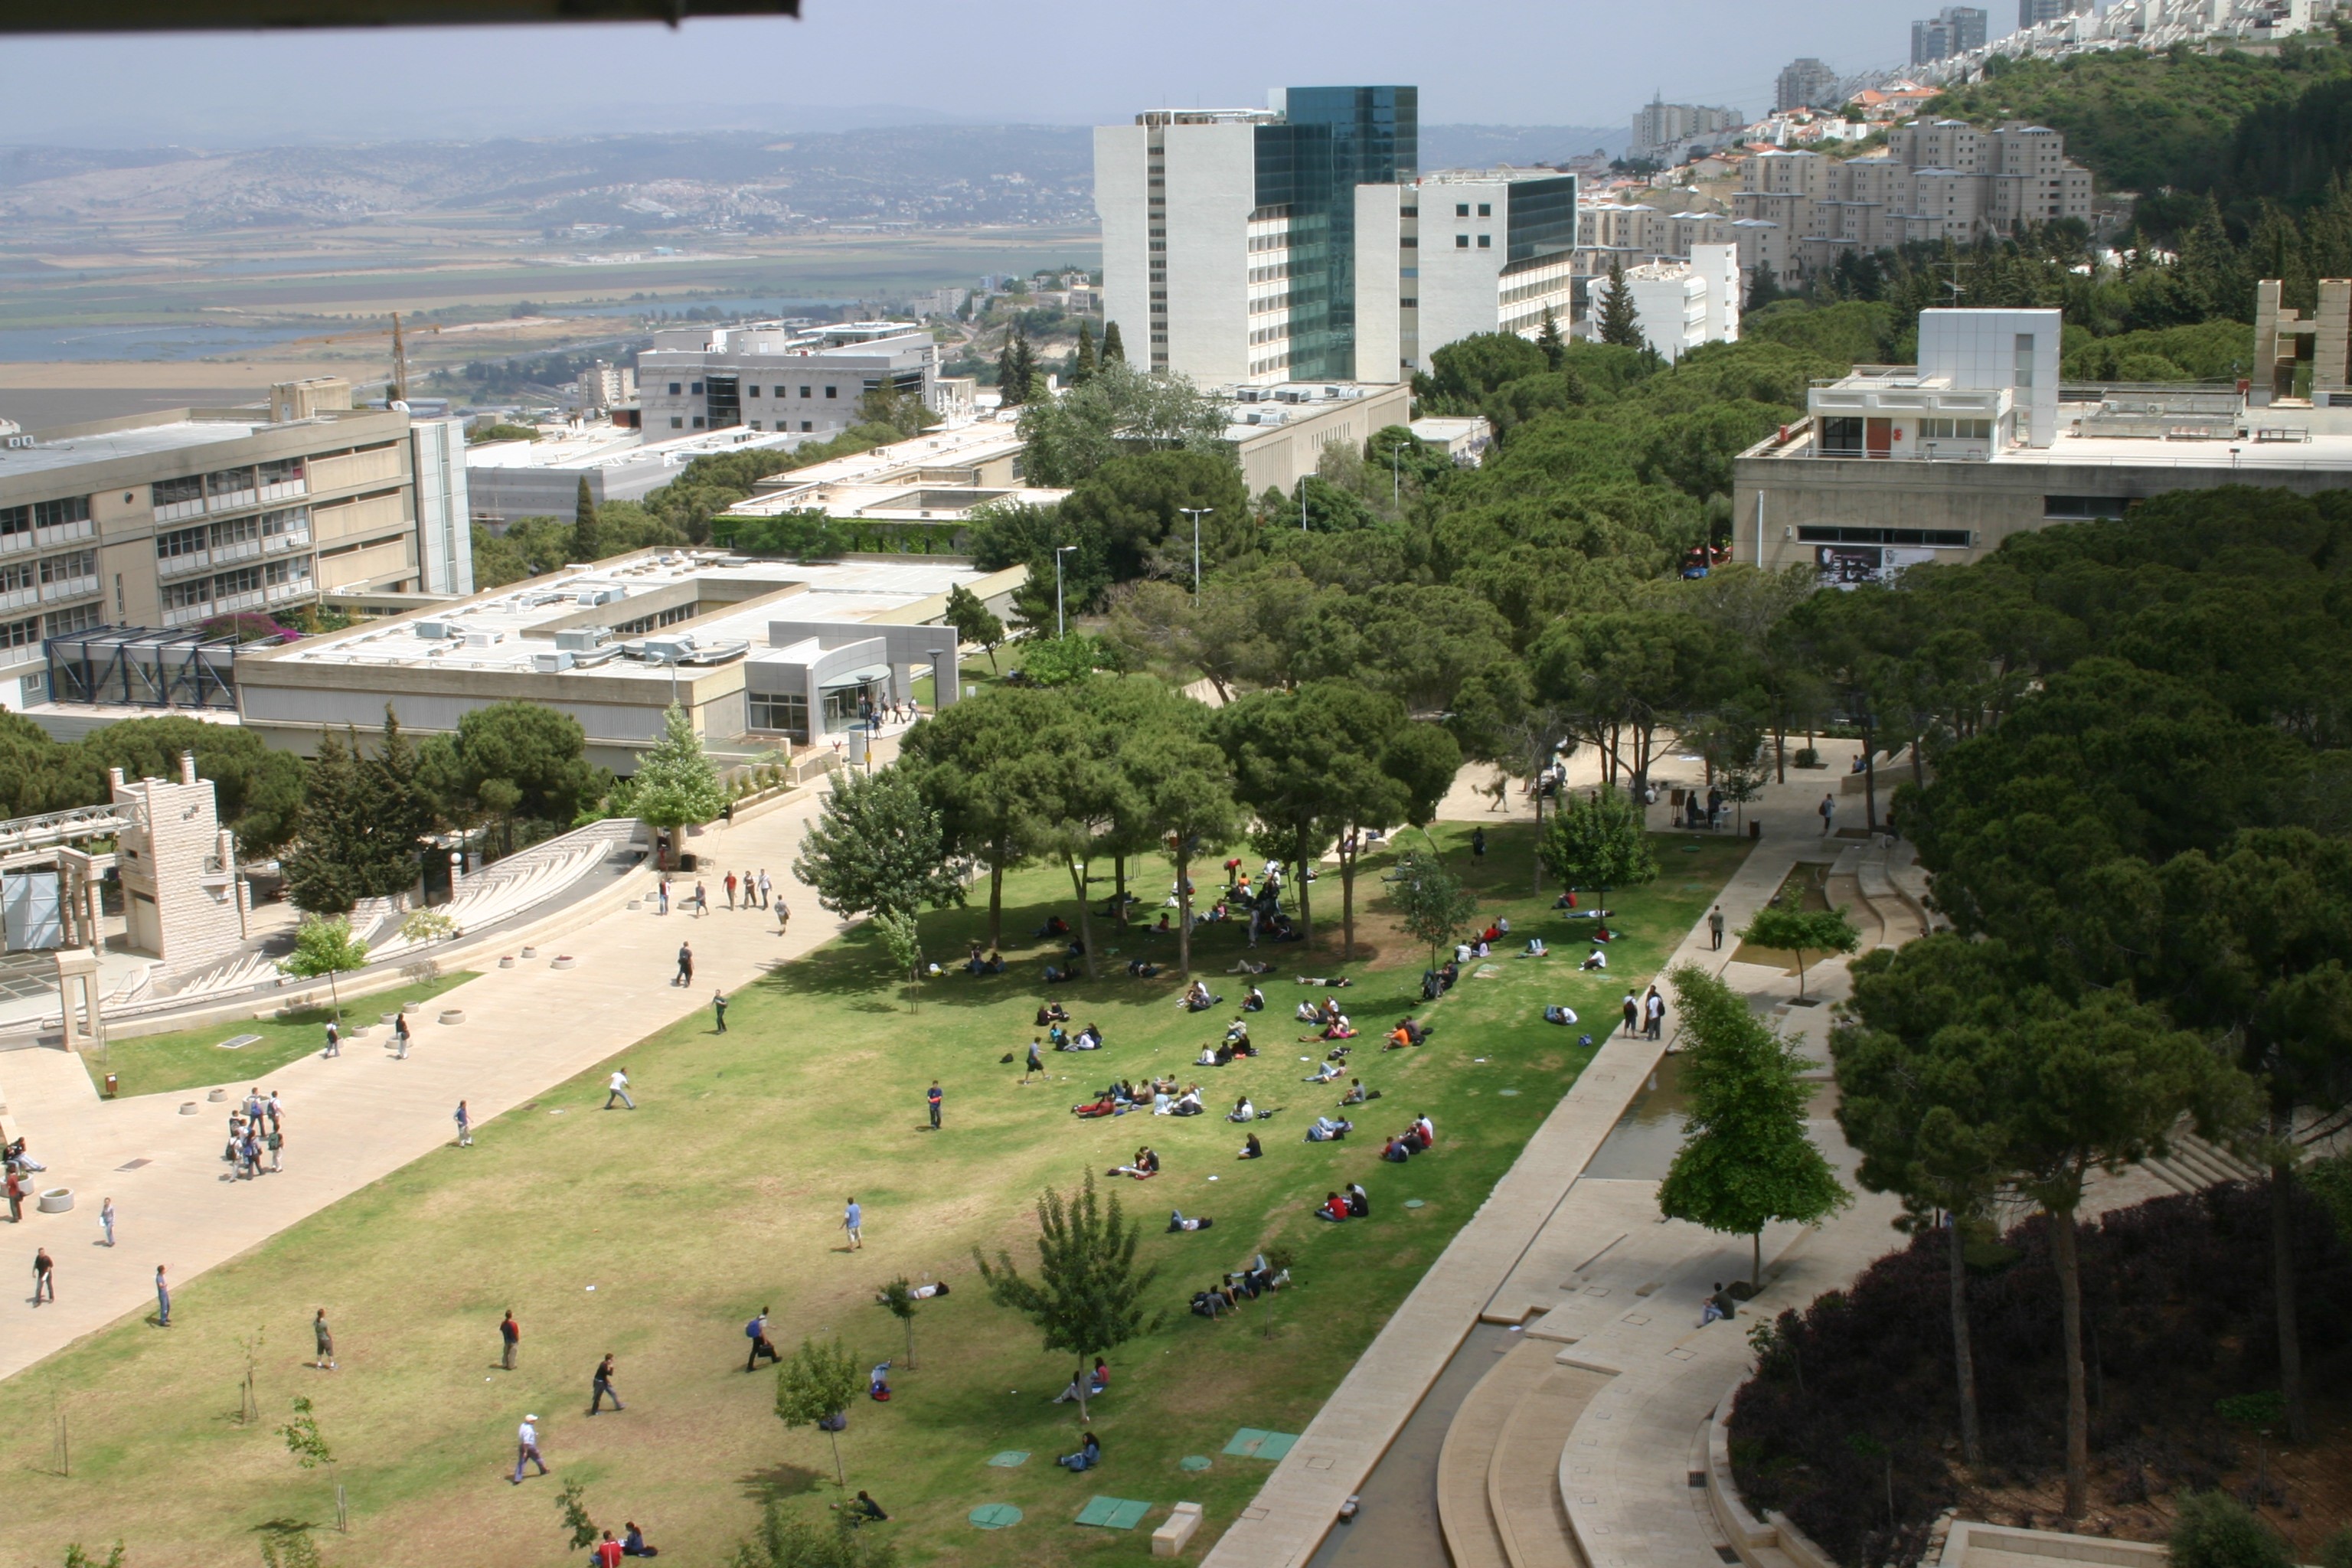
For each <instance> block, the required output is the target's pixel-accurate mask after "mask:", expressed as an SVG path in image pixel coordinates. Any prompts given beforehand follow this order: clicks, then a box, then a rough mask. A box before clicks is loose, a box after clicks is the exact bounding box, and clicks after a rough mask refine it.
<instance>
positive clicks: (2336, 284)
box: [2311, 278, 2352, 403]
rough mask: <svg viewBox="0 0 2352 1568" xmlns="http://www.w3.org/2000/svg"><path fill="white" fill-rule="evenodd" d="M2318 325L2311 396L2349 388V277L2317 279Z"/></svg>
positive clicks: (2351, 287) (2351, 337)
mask: <svg viewBox="0 0 2352 1568" xmlns="http://www.w3.org/2000/svg"><path fill="white" fill-rule="evenodd" d="M2317 315H2318V326H2317V329H2316V330H2315V331H2314V333H2313V336H2312V342H2311V400H2312V401H2313V402H2314V403H2316V402H2318V401H2319V395H2320V394H2321V393H2323V392H2343V391H2346V390H2347V389H2352V382H2347V380H2346V379H2345V376H2346V370H2347V365H2346V360H2347V357H2352V278H2323V279H2320V280H2319V310H2318V312H2317Z"/></svg>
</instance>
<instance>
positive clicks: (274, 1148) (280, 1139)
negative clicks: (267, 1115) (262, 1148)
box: [262, 1121, 286, 1174]
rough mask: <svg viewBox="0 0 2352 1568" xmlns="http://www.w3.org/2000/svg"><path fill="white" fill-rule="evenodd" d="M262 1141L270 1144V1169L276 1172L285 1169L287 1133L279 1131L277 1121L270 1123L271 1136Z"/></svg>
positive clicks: (273, 1172)
mask: <svg viewBox="0 0 2352 1568" xmlns="http://www.w3.org/2000/svg"><path fill="white" fill-rule="evenodd" d="M262 1142H265V1143H267V1144H268V1146H269V1169H270V1172H271V1173H272V1174H275V1173H278V1172H279V1171H282V1170H284V1169H285V1168H286V1166H285V1164H284V1162H283V1156H284V1155H285V1152H286V1134H284V1133H283V1132H280V1131H278V1124H277V1123H276V1122H274V1121H273V1122H271V1123H270V1124H269V1136H268V1138H265V1139H263V1140H262Z"/></svg>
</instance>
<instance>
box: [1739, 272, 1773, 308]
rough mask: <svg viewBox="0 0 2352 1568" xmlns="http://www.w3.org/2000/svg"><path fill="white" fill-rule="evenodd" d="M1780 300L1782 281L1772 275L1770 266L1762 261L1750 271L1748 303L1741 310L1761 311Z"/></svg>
mask: <svg viewBox="0 0 2352 1568" xmlns="http://www.w3.org/2000/svg"><path fill="white" fill-rule="evenodd" d="M1779 298H1780V279H1778V278H1776V277H1774V276H1773V275H1772V268H1770V267H1769V266H1768V265H1766V264H1765V263H1764V262H1761V261H1759V262H1758V263H1757V264H1756V265H1755V266H1754V267H1752V268H1749V269H1748V301H1747V303H1746V304H1744V305H1742V306H1741V307H1740V309H1742V310H1762V309H1763V308H1764V307H1765V306H1767V305H1769V304H1770V303H1771V302H1772V301H1773V300H1778V299H1779Z"/></svg>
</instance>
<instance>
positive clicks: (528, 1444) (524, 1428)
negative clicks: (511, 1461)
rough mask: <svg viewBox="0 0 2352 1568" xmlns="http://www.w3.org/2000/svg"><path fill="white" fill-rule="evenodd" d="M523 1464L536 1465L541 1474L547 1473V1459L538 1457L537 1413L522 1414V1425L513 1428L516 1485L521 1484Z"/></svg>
mask: <svg viewBox="0 0 2352 1568" xmlns="http://www.w3.org/2000/svg"><path fill="white" fill-rule="evenodd" d="M525 1465H537V1466H538V1467H539V1473H540V1474H541V1475H542V1476H543V1475H545V1474H547V1461H546V1460H545V1459H542V1458H540V1457H539V1417H538V1416H537V1415H526V1416H524V1417H523V1418H522V1425H521V1426H518V1427H516V1428H515V1473H514V1484H515V1485H516V1486H520V1485H522V1468H523V1467H524V1466H525Z"/></svg>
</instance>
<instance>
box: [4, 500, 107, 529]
mask: <svg viewBox="0 0 2352 1568" xmlns="http://www.w3.org/2000/svg"><path fill="white" fill-rule="evenodd" d="M88 521H89V497H88V496H67V497H64V498H63V499H61V500H37V501H35V502H33V503H32V504H31V505H30V506H0V537H5V536H6V535H8V534H12V533H30V532H32V531H34V530H35V529H37V528H55V527H57V526H58V525H59V524H60V523H68V522H88Z"/></svg>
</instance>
